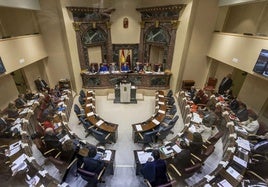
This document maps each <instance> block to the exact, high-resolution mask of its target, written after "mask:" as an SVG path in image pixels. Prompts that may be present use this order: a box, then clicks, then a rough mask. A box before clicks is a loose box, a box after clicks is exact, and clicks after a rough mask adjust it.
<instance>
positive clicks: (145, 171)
mask: <svg viewBox="0 0 268 187" xmlns="http://www.w3.org/2000/svg"><path fill="white" fill-rule="evenodd" d="M152 156H153V159H152V158H149V159H148V161H147V162H146V163H145V164H144V165H143V167H142V169H141V173H142V175H143V177H144V178H145V179H147V180H148V181H149V182H150V184H151V186H152V187H155V186H158V185H162V184H166V183H167V182H168V178H167V167H166V163H165V161H164V160H162V159H160V152H159V150H153V151H152Z"/></svg>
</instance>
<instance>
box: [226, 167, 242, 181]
mask: <svg viewBox="0 0 268 187" xmlns="http://www.w3.org/2000/svg"><path fill="white" fill-rule="evenodd" d="M226 172H227V173H229V174H230V175H231V176H232V177H233V178H235V179H236V180H238V181H240V180H241V179H242V175H240V173H239V172H237V171H236V170H235V169H234V168H232V167H231V166H229V167H228V168H227V169H226Z"/></svg>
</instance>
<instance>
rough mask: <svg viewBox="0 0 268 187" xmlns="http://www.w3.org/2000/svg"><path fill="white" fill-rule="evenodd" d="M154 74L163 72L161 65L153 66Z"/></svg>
mask: <svg viewBox="0 0 268 187" xmlns="http://www.w3.org/2000/svg"><path fill="white" fill-rule="evenodd" d="M154 72H163V68H162V65H161V64H154Z"/></svg>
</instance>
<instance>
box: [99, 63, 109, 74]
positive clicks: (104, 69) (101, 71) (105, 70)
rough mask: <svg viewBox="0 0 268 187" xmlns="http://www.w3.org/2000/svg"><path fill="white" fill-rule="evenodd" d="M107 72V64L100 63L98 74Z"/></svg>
mask: <svg viewBox="0 0 268 187" xmlns="http://www.w3.org/2000/svg"><path fill="white" fill-rule="evenodd" d="M108 71H109V70H108V67H107V64H104V63H101V64H100V71H99V72H100V73H106V72H108Z"/></svg>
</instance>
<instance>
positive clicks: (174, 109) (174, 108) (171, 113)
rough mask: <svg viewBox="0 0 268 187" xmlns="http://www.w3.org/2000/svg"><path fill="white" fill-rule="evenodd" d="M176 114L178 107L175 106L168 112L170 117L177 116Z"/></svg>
mask: <svg viewBox="0 0 268 187" xmlns="http://www.w3.org/2000/svg"><path fill="white" fill-rule="evenodd" d="M176 112H177V107H176V105H173V106H172V107H171V109H170V110H169V111H168V114H169V115H175V114H176Z"/></svg>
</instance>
